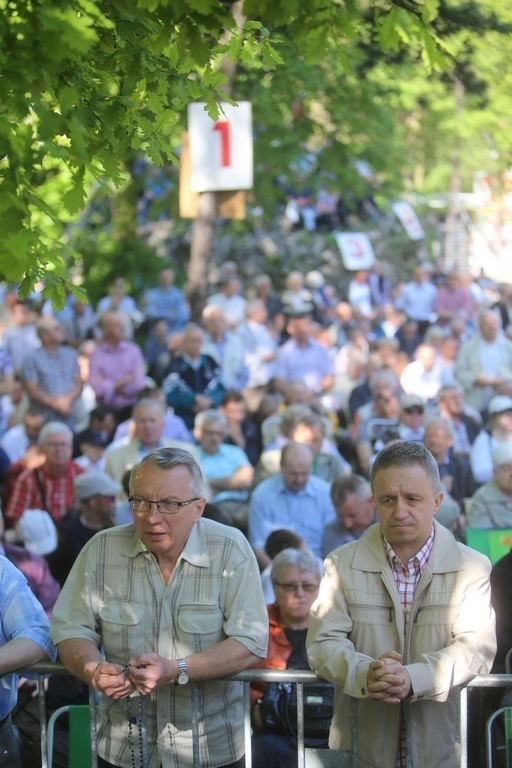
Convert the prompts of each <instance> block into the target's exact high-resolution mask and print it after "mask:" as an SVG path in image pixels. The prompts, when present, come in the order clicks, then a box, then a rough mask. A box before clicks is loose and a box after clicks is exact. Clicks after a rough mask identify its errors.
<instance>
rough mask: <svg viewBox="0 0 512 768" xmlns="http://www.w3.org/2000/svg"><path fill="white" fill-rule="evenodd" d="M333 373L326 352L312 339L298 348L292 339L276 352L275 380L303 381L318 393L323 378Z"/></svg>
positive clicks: (330, 361)
mask: <svg viewBox="0 0 512 768" xmlns="http://www.w3.org/2000/svg"><path fill="white" fill-rule="evenodd" d="M333 373H334V368H333V364H332V360H331V358H330V356H329V352H328V350H327V349H326V348H325V347H322V345H321V344H319V343H318V342H317V341H315V340H314V339H310V340H309V342H308V344H307V346H306V347H299V346H298V345H297V343H296V342H295V340H294V339H289V340H288V341H287V342H285V344H283V346H282V347H280V348H279V350H278V352H277V361H276V378H277V379H284V381H285V382H292V381H303V382H304V384H306V385H307V386H308V387H310V389H312V390H313V391H314V392H318V391H319V390H320V387H321V384H322V381H323V380H324V378H325V377H326V376H332V375H333Z"/></svg>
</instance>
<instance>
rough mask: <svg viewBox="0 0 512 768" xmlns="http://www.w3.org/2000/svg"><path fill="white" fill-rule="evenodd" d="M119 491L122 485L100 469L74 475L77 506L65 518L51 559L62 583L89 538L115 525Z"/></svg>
mask: <svg viewBox="0 0 512 768" xmlns="http://www.w3.org/2000/svg"><path fill="white" fill-rule="evenodd" d="M120 491H121V485H120V484H119V483H117V482H116V481H115V480H112V478H111V477H110V476H109V475H107V474H106V473H105V472H102V471H101V470H91V471H90V472H85V473H84V474H83V475H79V476H78V477H76V478H75V480H74V493H75V501H76V505H75V507H74V508H73V509H72V510H71V511H70V512H69V513H68V514H67V515H66V517H65V518H64V520H62V522H61V524H60V531H61V540H60V544H59V547H58V549H57V550H56V551H55V552H53V553H52V555H51V556H50V557H49V558H48V559H49V563H50V568H51V571H52V573H53V575H54V577H55V578H56V579H57V580H58V581H59V582H60V584H61V585H62V584H64V582H65V580H66V578H67V575H68V573H69V571H70V570H71V567H72V565H73V563H74V562H75V560H76V558H77V556H78V553H79V552H80V550H81V549H82V547H83V546H84V545H85V544H86V543H87V542H88V541H89V539H91V538H92V537H93V536H94V534H95V533H97V532H98V531H103V530H104V529H105V528H112V526H113V525H114V524H115V523H114V509H115V505H116V496H117V495H118V493H120Z"/></svg>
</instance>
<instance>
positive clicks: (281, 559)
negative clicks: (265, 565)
mask: <svg viewBox="0 0 512 768" xmlns="http://www.w3.org/2000/svg"><path fill="white" fill-rule="evenodd" d="M289 566H295V567H296V568H298V569H299V570H300V571H307V572H308V573H312V574H314V576H315V579H317V580H318V581H320V579H321V577H322V568H321V566H320V562H319V560H318V557H317V556H316V555H315V554H314V553H313V552H311V550H309V549H292V548H288V549H283V550H281V552H279V554H278V555H276V556H275V557H274V559H273V560H272V567H271V570H270V580H271V582H272V584H276V583H277V582H278V581H279V580H280V577H281V573H282V572H283V571H284V569H285V568H288V567H289Z"/></svg>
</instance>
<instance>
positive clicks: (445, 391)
mask: <svg viewBox="0 0 512 768" xmlns="http://www.w3.org/2000/svg"><path fill="white" fill-rule="evenodd" d="M450 392H459V394H462V393H463V392H464V388H463V387H461V386H460V384H456V383H455V382H454V383H453V384H444V385H443V386H442V387H441V388H440V389H439V390H438V392H437V395H436V401H437V402H438V403H442V402H443V400H444V399H445V398H446V397H447V396H448V395H449V394H450Z"/></svg>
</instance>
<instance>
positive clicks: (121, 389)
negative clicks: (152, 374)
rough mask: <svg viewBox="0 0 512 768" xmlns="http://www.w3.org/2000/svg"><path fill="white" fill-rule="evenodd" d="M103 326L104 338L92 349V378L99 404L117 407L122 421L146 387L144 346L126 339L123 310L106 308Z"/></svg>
mask: <svg viewBox="0 0 512 768" xmlns="http://www.w3.org/2000/svg"><path fill="white" fill-rule="evenodd" d="M100 327H101V332H102V338H101V340H100V341H99V342H98V344H97V345H96V347H95V349H94V350H93V351H92V353H91V357H90V366H91V367H90V374H89V381H90V384H91V387H92V388H93V390H94V391H95V393H96V398H97V402H98V404H103V405H109V406H110V407H111V408H113V410H114V412H115V416H116V420H117V422H118V423H119V422H121V421H124V419H126V418H128V417H129V416H130V413H131V409H132V407H133V404H134V403H135V401H136V399H137V395H138V393H139V392H140V391H141V389H143V388H144V383H145V364H144V358H143V356H142V351H141V349H140V347H139V346H138V345H137V344H134V343H133V342H132V341H128V340H127V339H126V323H125V321H124V319H123V316H122V314H121V313H119V312H110V311H109V312H104V313H103V315H102V316H101V319H100Z"/></svg>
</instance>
